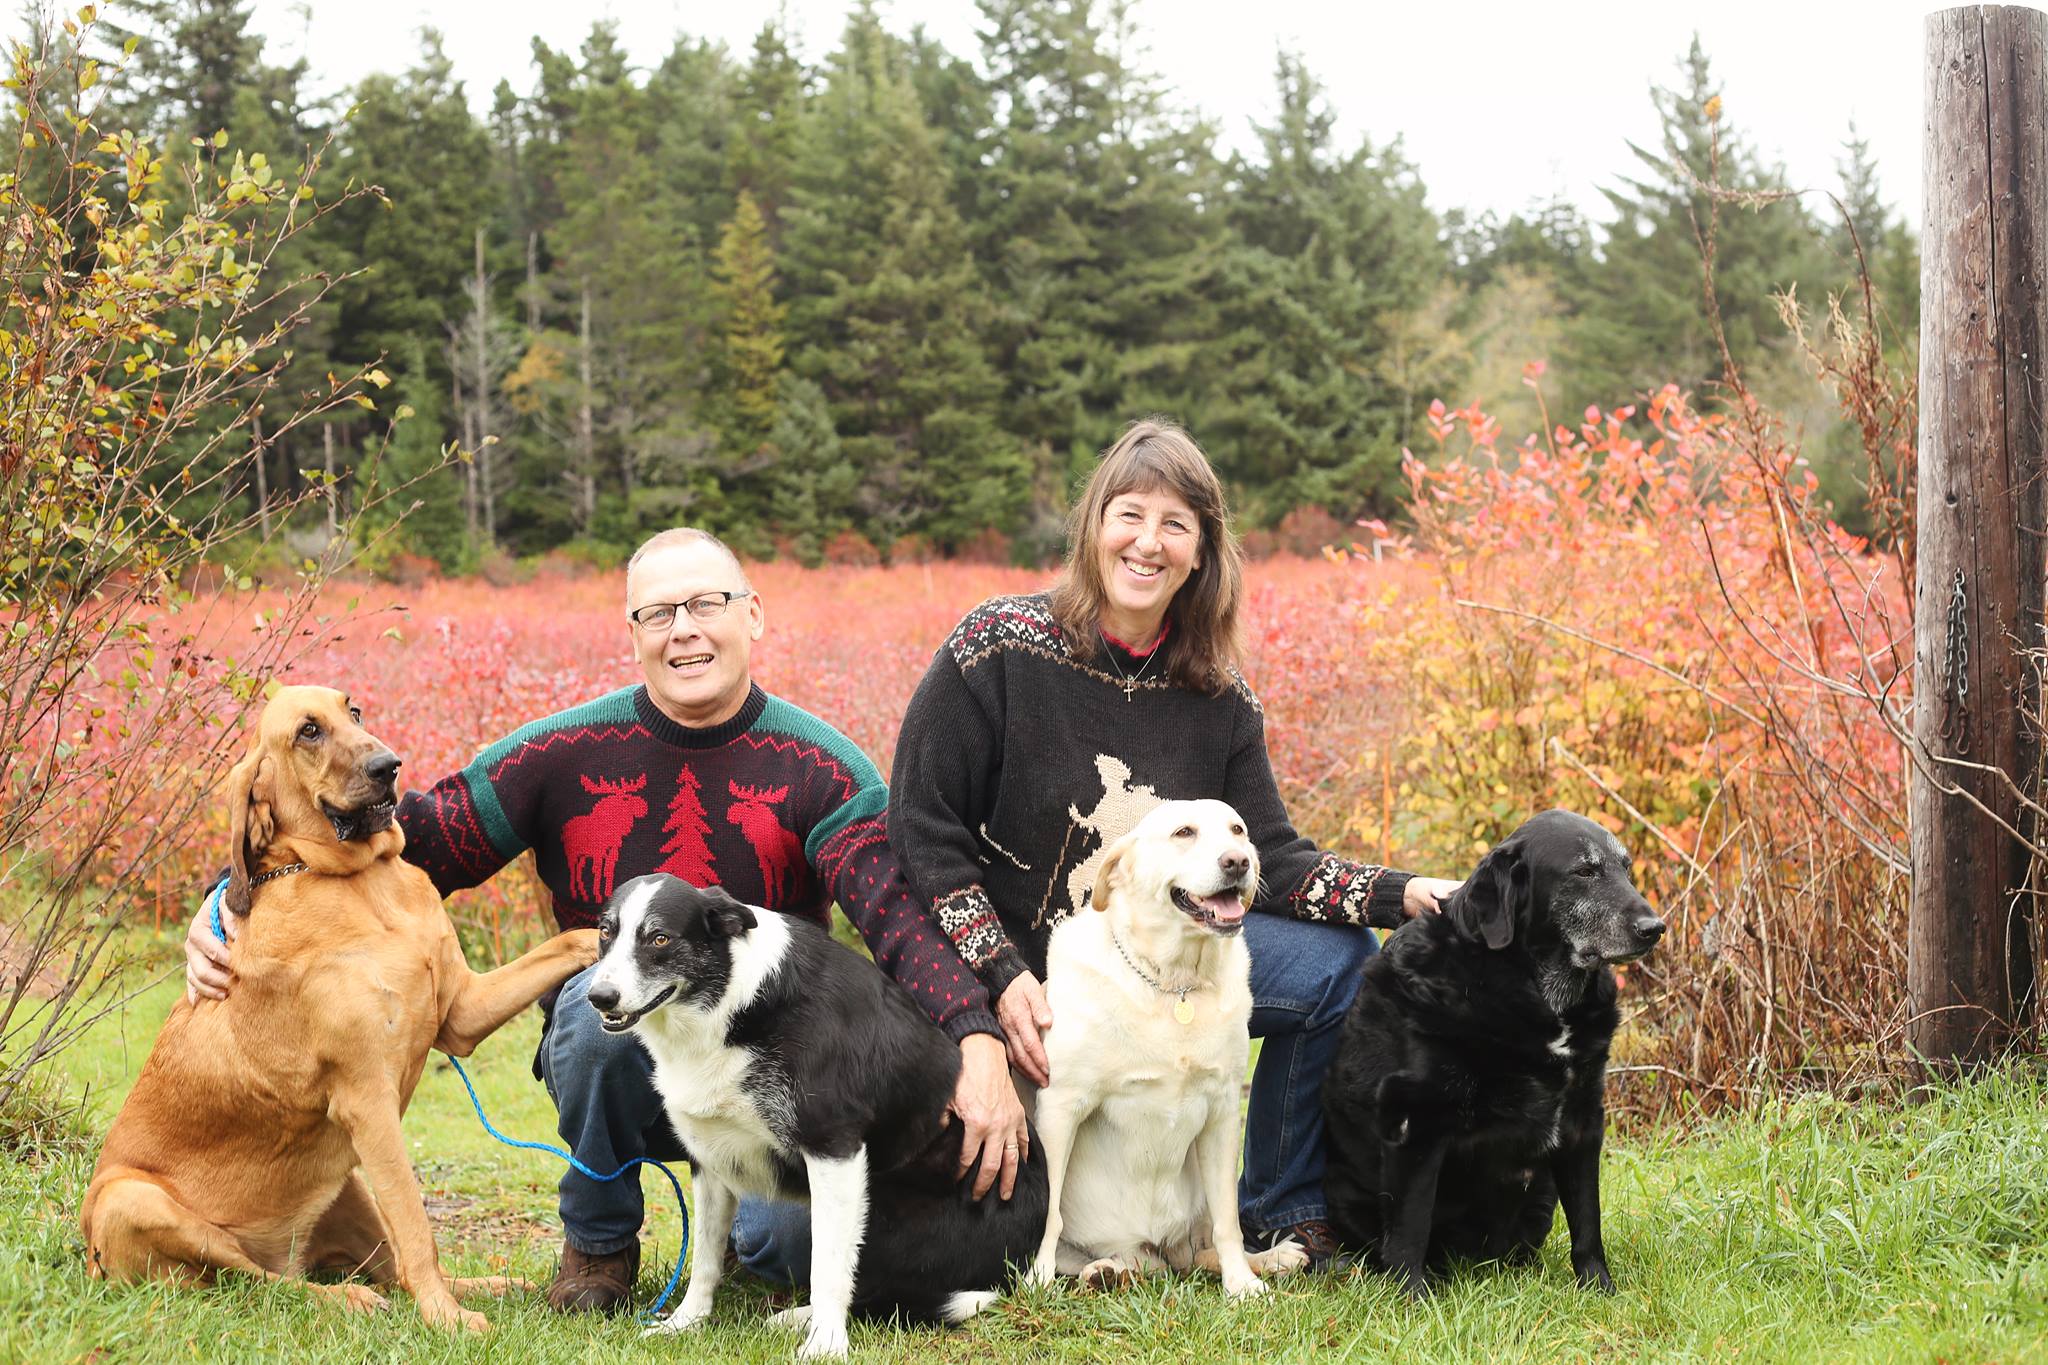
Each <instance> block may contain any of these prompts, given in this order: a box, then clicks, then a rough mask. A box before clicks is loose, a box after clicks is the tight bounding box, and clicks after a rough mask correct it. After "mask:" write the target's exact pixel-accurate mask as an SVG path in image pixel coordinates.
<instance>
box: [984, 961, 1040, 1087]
mask: <svg viewBox="0 0 2048 1365" xmlns="http://www.w3.org/2000/svg"><path fill="white" fill-rule="evenodd" d="M996 1022H997V1023H999V1024H1001V1025H1002V1026H1003V1033H1004V1035H1005V1036H1006V1037H1007V1038H1008V1039H1009V1042H1010V1065H1011V1066H1014V1067H1016V1068H1017V1069H1018V1070H1019V1071H1021V1072H1023V1073H1024V1074H1025V1075H1026V1076H1029V1077H1030V1078H1031V1083H1032V1084H1033V1085H1039V1086H1043V1085H1047V1084H1050V1083H1051V1080H1052V1072H1051V1070H1050V1068H1049V1067H1048V1066H1047V1064H1046V1060H1045V1041H1044V1037H1043V1035H1044V1033H1045V1031H1046V1030H1047V1029H1049V1028H1051V1027H1052V1006H1051V1005H1049V1004H1047V1003H1046V1000H1045V987H1043V986H1041V985H1039V984H1038V978H1037V977H1035V976H1033V975H1032V974H1031V973H1029V972H1020V973H1018V975H1017V978H1016V979H1015V980H1014V981H1012V982H1011V983H1010V984H1009V985H1008V986H1005V987H1004V988H1003V996H1002V999H1000V1000H998V1001H996Z"/></svg>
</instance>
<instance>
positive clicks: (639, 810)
mask: <svg viewBox="0 0 2048 1365" xmlns="http://www.w3.org/2000/svg"><path fill="white" fill-rule="evenodd" d="M582 782H583V790H585V791H587V792H589V793H590V794H591V795H593V796H595V797H597V799H598V800H597V804H596V805H594V806H592V807H591V808H590V809H589V811H587V812H586V813H584V814H582V815H579V816H576V817H575V818H574V819H572V820H570V821H569V822H568V823H567V824H565V825H563V826H562V848H563V850H564V851H566V852H567V853H568V855H569V894H570V895H571V896H580V897H582V898H583V899H585V900H591V901H601V900H604V899H606V898H607V897H609V896H610V895H611V894H612V878H613V875H614V874H615V873H616V872H617V871H618V867H619V845H621V844H623V843H625V842H626V836H627V835H628V834H630V833H632V831H633V822H634V821H635V820H638V819H639V818H640V817H641V816H643V815H645V814H647V802H646V801H644V800H642V799H641V798H640V797H638V796H635V795H634V794H633V793H635V792H637V791H639V790H640V789H641V788H642V787H645V786H646V785H647V774H646V773H642V774H640V776H638V777H636V778H634V779H632V780H631V781H625V780H623V779H619V780H614V779H612V778H599V779H598V780H597V781H595V782H592V781H591V780H590V779H589V778H587V777H584V778H582Z"/></svg>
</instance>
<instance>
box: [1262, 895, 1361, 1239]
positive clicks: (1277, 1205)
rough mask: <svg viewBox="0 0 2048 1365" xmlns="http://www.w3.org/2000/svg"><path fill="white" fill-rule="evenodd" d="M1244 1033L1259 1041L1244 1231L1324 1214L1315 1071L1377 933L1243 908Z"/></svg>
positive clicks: (1324, 1064) (1319, 1080) (1333, 1050)
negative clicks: (1247, 990) (1248, 960)
mask: <svg viewBox="0 0 2048 1365" xmlns="http://www.w3.org/2000/svg"><path fill="white" fill-rule="evenodd" d="M1244 938H1245V947H1247V948H1248V949H1250V951H1251V957H1252V1037H1254V1038H1262V1039H1264V1040H1265V1041H1264V1042H1263V1043H1261V1044H1260V1047H1259V1063H1258V1065H1257V1066H1256V1067H1254V1068H1253V1069H1252V1096H1251V1105H1250V1107H1249V1110H1248V1112H1247V1113H1246V1114H1245V1125H1244V1174H1243V1175H1242V1176H1240V1177H1239V1178H1238V1182H1237V1200H1238V1221H1239V1222H1241V1223H1242V1224H1243V1225H1244V1229H1245V1232H1246V1234H1247V1236H1249V1235H1250V1234H1252V1233H1254V1232H1273V1231H1277V1230H1278V1229H1281V1228H1286V1227H1292V1226H1293V1225H1294V1224H1296V1223H1301V1222H1306V1221H1307V1220H1309V1219H1311V1218H1325V1217H1327V1216H1328V1214H1329V1206H1328V1204H1327V1203H1326V1202H1325V1201H1324V1198H1323V1166H1324V1162H1325V1158H1326V1144H1325V1143H1324V1141H1323V1075H1324V1073H1326V1072H1327V1071H1329V1069H1330V1063H1331V1062H1332V1061H1334V1060H1335V1059H1336V1056H1337V1036H1338V1034H1339V1032H1340V1031H1341V1030H1342V1027H1343V1023H1344V1016H1345V1014H1346V1013H1348V1012H1349V1011H1350V1009H1351V1000H1352V997H1353V996H1355V995H1356V994H1357V993H1358V980H1359V969H1360V968H1362V967H1363V966H1364V965H1365V960H1366V959H1367V958H1368V957H1371V956H1372V955H1373V954H1374V953H1376V952H1378V951H1379V941H1378V940H1377V939H1375V938H1374V937H1373V936H1372V934H1370V933H1368V932H1367V931H1365V930H1363V929H1357V928H1352V927H1350V926H1348V925H1334V924H1313V923H1310V922H1308V921H1306V920H1296V919H1286V918H1283V917H1281V916H1279V915H1246V916H1245V917H1244Z"/></svg>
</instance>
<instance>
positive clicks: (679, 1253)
mask: <svg viewBox="0 0 2048 1365" xmlns="http://www.w3.org/2000/svg"><path fill="white" fill-rule="evenodd" d="M448 1064H449V1065H450V1066H452V1067H454V1068H455V1074H456V1075H458V1076H460V1077H462V1088H463V1089H464V1090H467V1091H468V1092H469V1102H470V1103H471V1104H473V1105H475V1106H476V1116H477V1118H478V1119H479V1120H480V1121H481V1122H482V1123H483V1125H484V1131H485V1132H487V1133H489V1134H490V1135H491V1136H492V1137H494V1138H496V1139H497V1140H498V1141H500V1142H502V1143H504V1144H505V1145H506V1146H507V1147H524V1148H525V1149H526V1150H528V1151H531V1152H553V1153H554V1154H555V1155H556V1156H558V1157H560V1158H562V1160H564V1161H566V1162H568V1163H569V1164H570V1165H571V1166H574V1167H575V1168H576V1169H577V1170H578V1171H580V1172H581V1173H582V1174H584V1175H586V1176H588V1177H590V1178H591V1179H592V1180H617V1179H618V1178H619V1177H620V1176H622V1175H624V1174H625V1173H626V1172H628V1171H630V1170H632V1169H633V1168H634V1167H635V1166H652V1167H653V1168H654V1169H655V1170H657V1171H660V1172H661V1173H662V1174H663V1175H665V1176H667V1177H668V1183H669V1186H670V1188H672V1189H673V1190H675V1192H676V1208H677V1209H679V1210H680V1211H681V1212H682V1215H683V1242H682V1245H681V1246H680V1247H678V1248H677V1249H676V1268H675V1270H674V1271H673V1272H671V1273H670V1275H669V1277H668V1284H667V1286H666V1287H665V1288H663V1289H662V1291H661V1297H660V1298H658V1299H656V1300H655V1301H654V1306H653V1307H652V1308H649V1309H648V1310H647V1316H648V1317H649V1318H657V1317H660V1316H661V1310H662V1306H663V1305H664V1304H666V1303H667V1302H668V1299H669V1295H671V1294H673V1293H675V1292H676V1285H677V1284H679V1283H680V1282H681V1281H682V1278H683V1261H684V1259H685V1258H686V1257H687V1256H688V1255H689V1253H690V1210H689V1207H688V1206H687V1205H686V1204H684V1203H683V1183H682V1182H681V1181H680V1180H677V1179H676V1173H675V1172H674V1171H671V1170H670V1169H669V1168H668V1167H666V1166H664V1165H662V1164H661V1163H660V1162H659V1161H656V1160H655V1159H654V1158H653V1157H651V1156H636V1157H634V1158H633V1159H632V1160H631V1161H629V1162H627V1163H626V1164H625V1165H623V1166H621V1167H619V1169H617V1170H616V1171H613V1172H612V1173H611V1174H610V1175H599V1174H598V1173H597V1172H596V1171H593V1170H591V1169H590V1168H589V1167H588V1166H586V1165H584V1164H583V1163H582V1162H580V1161H578V1160H577V1159H576V1158H575V1157H573V1156H571V1155H570V1154H569V1153H567V1152H565V1151H563V1150H562V1149H561V1148H560V1147H556V1146H554V1145H553V1144H551V1143H546V1142H521V1141H520V1140H519V1139H517V1138H508V1137H506V1136H505V1135H504V1134H503V1133H501V1132H499V1131H498V1130H497V1129H496V1128H493V1127H492V1126H491V1120H490V1116H489V1115H488V1114H486V1113H484V1102H483V1101H482V1100H480V1099H478V1098H477V1095H476V1087H475V1086H474V1085H471V1084H470V1081H469V1073H468V1072H467V1071H464V1070H463V1069H462V1063H461V1062H459V1061H457V1060H456V1059H455V1058H453V1057H450V1058H449V1059H448Z"/></svg>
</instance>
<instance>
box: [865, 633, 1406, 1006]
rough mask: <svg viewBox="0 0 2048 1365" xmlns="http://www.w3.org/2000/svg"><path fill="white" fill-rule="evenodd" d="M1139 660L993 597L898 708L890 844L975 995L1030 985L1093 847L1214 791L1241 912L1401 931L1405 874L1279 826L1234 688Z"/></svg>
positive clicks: (1102, 847)
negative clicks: (1183, 677)
mask: <svg viewBox="0 0 2048 1365" xmlns="http://www.w3.org/2000/svg"><path fill="white" fill-rule="evenodd" d="M1155 647H1156V646H1155ZM1155 662H1156V661H1154V660H1152V659H1151V658H1150V657H1149V654H1138V653H1133V652H1131V651H1130V650H1128V649H1125V648H1122V647H1121V646H1119V645H1118V644H1117V643H1115V642H1110V641H1105V642H1104V643H1103V646H1102V649H1101V650H1100V651H1098V653H1097V656H1096V657H1095V658H1094V659H1092V660H1087V659H1082V658H1080V657H1078V656H1077V655H1076V654H1075V653H1074V652H1073V651H1072V650H1071V649H1070V648H1069V647H1068V645H1067V642H1066V640H1065V637H1064V636H1063V635H1062V633H1061V631H1060V628H1059V625H1058V623H1057V622H1056V621H1055V620H1054V618H1053V616H1052V613H1051V609H1050V605H1049V602H1048V599H1047V597H1046V596H1045V595H1044V594H1042V593H1041V594H1034V595H1031V596H1025V597H999V598H994V599H991V600H990V601H988V602H985V603H983V604H982V605H981V606H980V607H977V608H976V609H975V610H974V611H972V612H970V613H969V614H968V615H967V617H966V618H965V619H964V620H962V621H961V622H960V624H959V626H958V627H957V628H955V630H954V631H953V633H952V634H951V635H950V636H949V637H948V638H947V640H946V642H945V644H944V646H942V647H941V648H940V649H939V651H938V653H937V654H936V655H935V656H934V657H933V659H932V663H931V666H930V668H929V669H928V670H927V671H926V673H925V676H924V679H923V681H922V682H921V683H920V684H919V686H918V689H917V693H916V695H915V696H914V697H913V698H912V699H911V703H910V707H909V710H908V712H907V713H906V715H905V717H904V722H903V731H902V734H901V736H900V738H899V740H898V742H897V749H896V762H895V770H894V772H893V773H892V774H891V789H892V793H893V794H892V797H891V805H890V813H889V833H890V838H891V840H892V842H893V843H894V845H895V847H896V851H897V854H898V856H899V858H900V860H901V862H902V864H903V866H904V868H905V870H906V872H907V873H908V875H909V876H910V878H911V882H912V886H913V889H914V890H915V891H916V892H917V893H918V895H919V896H920V897H921V898H922V899H924V900H925V901H927V902H929V903H930V904H931V906H932V910H933V916H934V918H935V919H936V921H937V923H938V925H939V927H940V928H941V929H942V930H943V931H944V932H945V933H946V935H947V936H948V937H950V938H951V939H952V941H953V943H954V945H955V946H956V947H957V948H958V949H959V953H960V956H961V958H962V959H963V960H965V961H966V962H967V963H968V965H970V966H971V967H973V968H974V969H975V971H976V972H977V973H979V974H980V976H981V978H982V980H983V981H984V982H985V983H986V984H987V985H988V987H989V989H990V991H991V993H997V994H999V993H1000V992H1001V991H1002V989H1003V987H1004V986H1006V985H1008V983H1009V981H1010V980H1011V979H1013V978H1014V977H1015V976H1016V975H1017V974H1018V973H1019V972H1021V971H1024V970H1030V971H1033V972H1036V973H1038V974H1039V975H1041V976H1042V975H1043V974H1044V970H1045V944H1046V940H1047V938H1048V937H1049V935H1050V933H1051V930H1052V927H1053V926H1054V925H1055V924H1057V923H1058V922H1059V921H1060V920H1061V919H1063V918H1065V917H1066V916H1067V915H1069V914H1071V913H1073V912H1074V911H1075V910H1077V909H1079V908H1081V907H1083V906H1085V905H1086V904H1087V903H1088V900H1089V897H1090V896H1091V894H1092V889H1093V885H1094V878H1095V873H1096V870H1097V869H1098V868H1099V866H1100V865H1101V862H1102V859H1103V855H1104V854H1105V852H1106V850H1107V849H1108V847H1109V845H1110V844H1112V843H1114V842H1115V841H1116V839H1117V838H1119V837H1120V836H1121V835H1123V834H1124V833H1126V832H1127V831H1128V830H1130V829H1131V828H1132V827H1133V826H1135V825H1136V824H1137V823H1138V821H1139V820H1140V819H1142V818H1143V817H1144V816H1145V814H1146V813H1147V812H1149V811H1150V810H1151V809H1152V808H1153V807H1155V806H1157V805H1159V804H1160V803H1161V802H1163V801H1168V800H1177V799H1194V798H1203V797H1209V798H1215V799H1219V800H1223V801H1227V802H1229V803H1230V804H1231V805H1232V806H1233V807H1235V808H1236V809H1237V811H1238V813H1239V814H1240V815H1241V816H1243V817H1244V819H1245V824H1246V828H1247V830H1248V832H1249V834H1250V836H1251V839H1252V842H1253V844H1254V846H1255V847H1256V848H1257V849H1258V851H1259V859H1260V866H1261V895H1260V897H1259V899H1258V900H1257V901H1256V902H1255V903H1254V905H1253V909H1254V910H1255V911H1260V912H1264V913H1268V914H1283V915H1289V916H1293V917H1295V918H1299V919H1308V920H1318V921H1323V922H1334V923H1347V924H1358V925H1365V924H1374V925H1379V926H1382V927H1391V926H1393V925H1395V924H1398V923H1399V922H1400V907H1401V895H1402V890H1403V888H1404V887H1405V886H1406V884H1407V881H1408V874H1406V873H1401V872H1395V871H1392V870H1390V869H1387V868H1382V867H1378V866H1375V865H1373V864H1369V863H1361V862H1356V861H1353V860H1351V859H1348V858H1343V857H1340V856H1338V855H1336V854H1334V853H1327V852H1323V851H1320V850H1318V849H1317V848H1316V847H1315V845H1314V844H1313V843H1312V842H1310V841H1309V840H1308V839H1306V838H1304V837H1302V836H1301V835H1300V834H1298V833H1297V832H1296V831H1295V829H1294V827H1293V825H1292V823H1291V822H1290V821H1289V820H1288V817H1287V812H1286V809H1285V807H1284V806H1283V804H1282V802H1281V800H1280V794H1279V789H1278V787H1277V785H1276V784H1275V782H1274V779H1273V771H1272V764H1271V761H1270V760H1269V758H1268V757H1267V754H1266V742H1265V713H1264V711H1263V710H1262V708H1261V707H1260V705H1259V702H1258V698H1257V697H1256V696H1255V695H1253V693H1252V690H1251V688H1250V686H1249V685H1248V684H1247V683H1246V682H1245V680H1244V679H1243V677H1242V676H1240V675H1237V674H1236V673H1234V672H1233V674H1232V676H1231V685H1230V687H1229V688H1227V689H1226V690H1225V691H1223V692H1222V693H1221V694H1219V695H1215V696H1210V695H1204V694H1201V693H1197V692H1192V691H1189V690H1188V689H1186V688H1183V687H1180V686H1178V685H1176V684H1174V683H1172V682H1170V681H1168V680H1167V679H1166V678H1164V677H1163V676H1160V674H1161V673H1162V672H1163V670H1160V669H1158V668H1156V667H1153V666H1152V665H1153V664H1154V663H1155Z"/></svg>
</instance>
